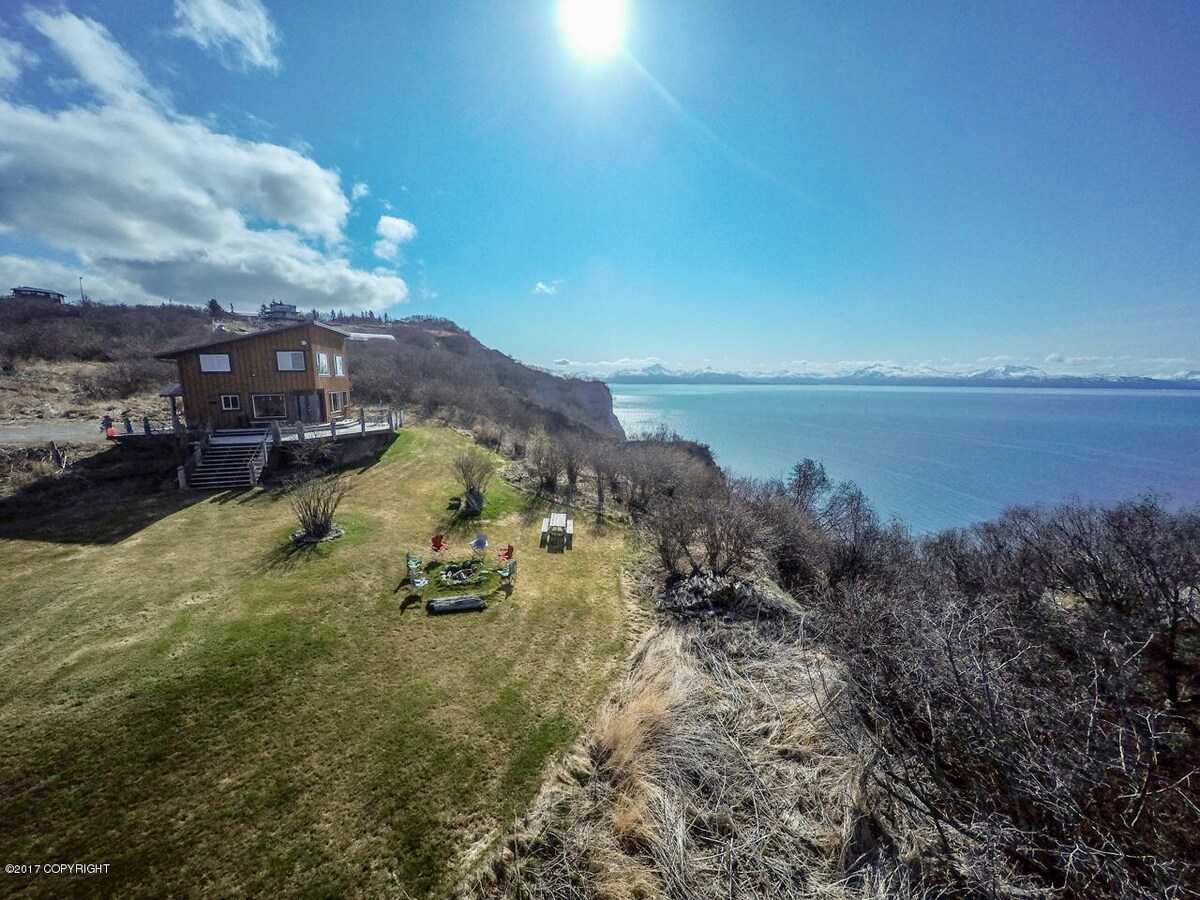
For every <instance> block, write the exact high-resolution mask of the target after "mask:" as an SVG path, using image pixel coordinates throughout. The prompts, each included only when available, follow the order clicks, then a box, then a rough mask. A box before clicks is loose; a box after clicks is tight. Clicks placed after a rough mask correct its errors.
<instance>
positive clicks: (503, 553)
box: [496, 544, 517, 562]
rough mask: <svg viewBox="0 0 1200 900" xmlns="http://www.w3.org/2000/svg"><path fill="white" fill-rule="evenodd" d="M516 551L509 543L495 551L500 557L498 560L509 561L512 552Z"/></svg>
mask: <svg viewBox="0 0 1200 900" xmlns="http://www.w3.org/2000/svg"><path fill="white" fill-rule="evenodd" d="M516 552H517V551H516V550H514V549H513V545H512V544H509V545H508V546H507V547H505V548H504V549H503V550H498V551H496V555H497V556H499V557H500V562H509V561H510V560H511V559H512V558H513V554H514V553H516Z"/></svg>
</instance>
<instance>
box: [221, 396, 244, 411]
mask: <svg viewBox="0 0 1200 900" xmlns="http://www.w3.org/2000/svg"><path fill="white" fill-rule="evenodd" d="M241 408H242V399H241V397H239V396H238V395H237V394H222V395H221V409H223V410H225V411H226V412H229V411H231V410H238V409H241Z"/></svg>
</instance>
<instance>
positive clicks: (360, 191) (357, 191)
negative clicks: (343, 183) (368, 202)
mask: <svg viewBox="0 0 1200 900" xmlns="http://www.w3.org/2000/svg"><path fill="white" fill-rule="evenodd" d="M370 193H371V189H370V188H369V187H368V186H367V184H366V182H363V181H360V182H358V184H356V185H354V187H352V188H351V189H350V199H351V200H361V199H362V198H363V197H366V196H368V195H369V194H370Z"/></svg>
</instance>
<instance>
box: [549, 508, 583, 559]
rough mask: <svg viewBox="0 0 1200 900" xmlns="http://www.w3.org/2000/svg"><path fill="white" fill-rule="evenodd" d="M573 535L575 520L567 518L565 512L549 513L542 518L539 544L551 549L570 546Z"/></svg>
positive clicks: (560, 549) (561, 548) (559, 549)
mask: <svg viewBox="0 0 1200 900" xmlns="http://www.w3.org/2000/svg"><path fill="white" fill-rule="evenodd" d="M574 536H575V521H574V520H573V519H568V518H567V514H566V513H565V512H555V513H550V515H549V516H547V517H546V518H544V519H542V541H541V546H544V547H546V548H548V549H549V550H551V551H554V550H558V551H560V552H561V551H562V550H563V549H565V548H567V547H570V546H571V543H572V540H573V538H574Z"/></svg>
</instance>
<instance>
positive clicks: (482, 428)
mask: <svg viewBox="0 0 1200 900" xmlns="http://www.w3.org/2000/svg"><path fill="white" fill-rule="evenodd" d="M471 436H472V437H474V438H475V443H477V444H480V445H482V446H484V447H487V448H488V449H489V450H499V449H500V445H501V443H502V441H503V439H504V433H503V432H502V431H501V430H500V429H499V428H498V427H497V426H496V425H494V424H493V423H491V422H486V421H485V422H479V423H477V424H476V425H475V427H474V428H473V429H471Z"/></svg>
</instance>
